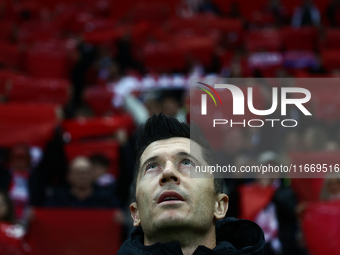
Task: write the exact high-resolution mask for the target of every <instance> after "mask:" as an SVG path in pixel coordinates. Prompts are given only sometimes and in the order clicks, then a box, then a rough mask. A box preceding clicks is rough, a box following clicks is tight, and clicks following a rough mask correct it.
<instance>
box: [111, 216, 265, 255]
mask: <svg viewBox="0 0 340 255" xmlns="http://www.w3.org/2000/svg"><path fill="white" fill-rule="evenodd" d="M143 239H144V233H143V230H142V228H141V227H136V228H134V229H133V230H132V232H131V234H130V237H129V239H128V240H127V241H125V242H124V244H123V245H122V247H121V248H120V250H119V251H118V253H117V254H118V255H143V254H145V255H146V254H147V255H153V254H155V255H160V254H168V255H170V254H172V255H174V254H183V253H182V250H181V247H180V244H179V243H178V242H172V243H167V244H161V243H155V244H153V245H151V246H144V245H143V242H144V241H143ZM264 243H265V242H264V235H263V231H262V229H261V228H260V227H259V226H258V225H257V224H256V223H254V222H252V221H248V220H239V219H236V218H225V219H223V220H218V221H217V222H216V244H217V245H216V247H215V248H214V249H213V250H211V249H208V248H207V247H205V246H203V245H200V246H198V248H197V249H196V250H195V252H194V255H204V254H206V255H208V254H211V255H214V254H215V255H223V254H230V255H233V254H234V255H239V254H243V255H260V254H263V248H264Z"/></svg>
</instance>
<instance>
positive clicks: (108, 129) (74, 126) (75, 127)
mask: <svg viewBox="0 0 340 255" xmlns="http://www.w3.org/2000/svg"><path fill="white" fill-rule="evenodd" d="M62 126H63V128H64V131H65V132H67V133H68V136H69V137H70V139H71V140H72V141H74V140H80V139H84V138H94V137H108V136H112V135H113V133H114V132H115V131H117V130H118V129H125V130H127V131H128V132H131V131H132V129H133V120H132V118H131V117H130V116H129V115H121V116H114V117H97V118H89V119H85V120H82V119H80V120H66V121H64V122H63V124H62Z"/></svg>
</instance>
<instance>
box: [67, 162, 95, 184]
mask: <svg viewBox="0 0 340 255" xmlns="http://www.w3.org/2000/svg"><path fill="white" fill-rule="evenodd" d="M67 177H68V182H69V183H70V185H71V186H73V187H77V188H88V187H91V186H92V184H93V181H94V176H93V173H92V169H91V165H90V162H89V161H88V160H87V159H85V158H77V159H75V160H74V161H73V162H72V164H71V167H70V169H69V173H68V176H67Z"/></svg>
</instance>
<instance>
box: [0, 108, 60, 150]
mask: <svg viewBox="0 0 340 255" xmlns="http://www.w3.org/2000/svg"><path fill="white" fill-rule="evenodd" d="M56 109H57V106H56V105H52V104H24V103H7V104H2V105H1V104H0V119H1V124H0V146H1V147H6V148H10V147H12V146H14V145H16V144H18V143H27V144H30V145H36V146H40V147H44V146H45V145H46V143H47V142H48V141H49V140H50V139H51V138H52V136H53V134H54V129H55V127H56V126H57V124H58V119H57V116H56Z"/></svg>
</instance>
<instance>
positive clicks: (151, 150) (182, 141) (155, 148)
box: [140, 137, 202, 164]
mask: <svg viewBox="0 0 340 255" xmlns="http://www.w3.org/2000/svg"><path fill="white" fill-rule="evenodd" d="M179 152H185V153H188V154H190V155H192V156H194V157H195V158H197V159H202V149H201V146H200V145H199V144H197V143H196V142H194V141H192V140H190V139H189V138H183V137H175V138H170V139H165V140H158V141H155V142H153V143H151V144H150V145H149V146H148V147H146V149H145V150H144V152H143V154H142V156H141V160H140V162H141V164H143V162H145V161H146V160H147V159H148V158H150V157H154V156H158V157H171V156H175V155H176V154H177V153H179Z"/></svg>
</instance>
